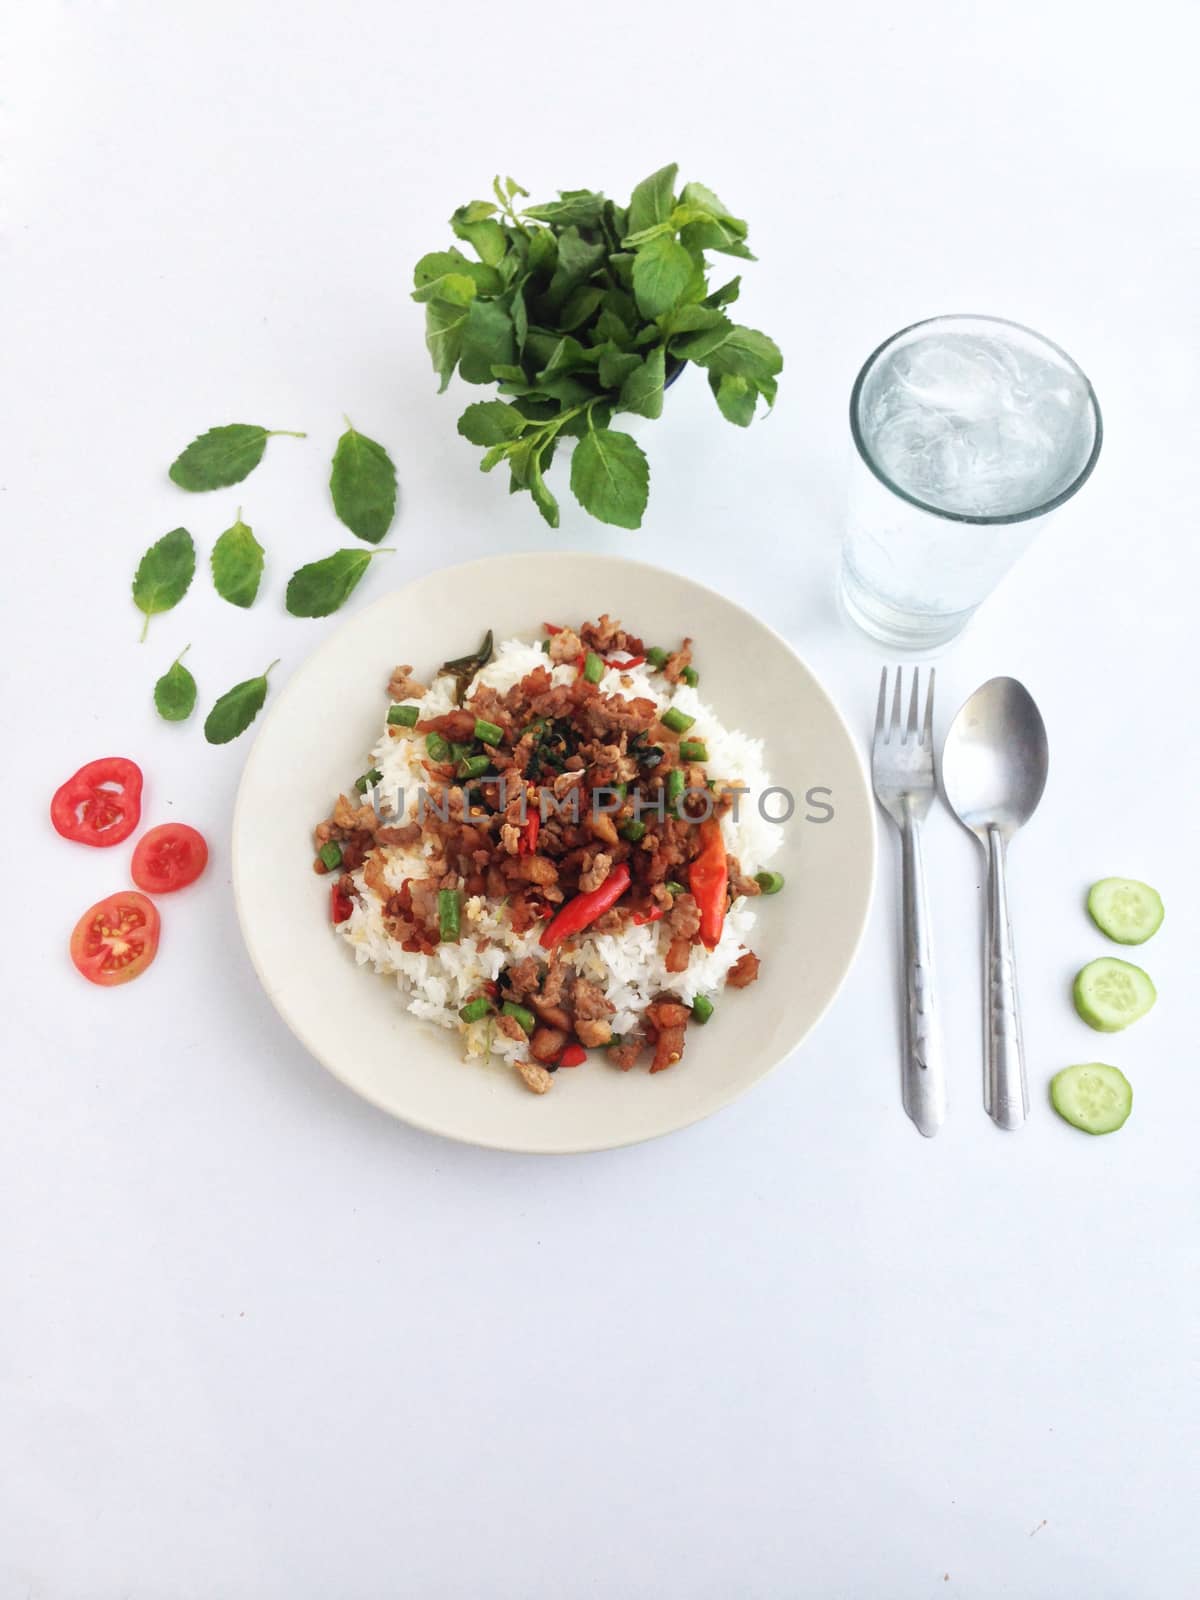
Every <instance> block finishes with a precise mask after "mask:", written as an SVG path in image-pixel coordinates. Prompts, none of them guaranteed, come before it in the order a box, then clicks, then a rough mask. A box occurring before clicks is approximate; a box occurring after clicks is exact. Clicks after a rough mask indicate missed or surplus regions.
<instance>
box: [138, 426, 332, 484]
mask: <svg viewBox="0 0 1200 1600" xmlns="http://www.w3.org/2000/svg"><path fill="white" fill-rule="evenodd" d="M284 434H286V435H287V437H288V438H289V439H303V438H305V437H307V436H306V435H305V434H303V433H294V432H292V431H291V430H290V429H288V428H259V427H255V426H252V425H251V424H250V423H248V422H231V423H230V424H229V425H228V426H227V427H224V428H210V429H209V430H208V432H207V433H202V434H201V435H200V437H199V438H198V439H193V440H192V442H191V444H190V445H188V447H187V449H186V450H185V451H184V452H183V454H182V455H180V456H177V457H176V459H175V460H174V461H173V462H172V463H171V467H170V473H169V476H170V478H171V482H172V483H177V484H178V485H179V487H180V488H181V489H190V490H192V491H194V492H198V491H200V490H202V489H226V488H228V487H229V485H230V484H231V483H241V481H242V479H243V478H248V477H249V476H250V474H251V473H252V472H253V471H254V469H255V467H256V466H257V465H258V463H259V462H260V461H261V460H262V458H263V451H264V450H265V449H266V448H267V440H268V439H276V438H279V437H280V436H281V435H284Z"/></svg>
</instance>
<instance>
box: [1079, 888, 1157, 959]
mask: <svg viewBox="0 0 1200 1600" xmlns="http://www.w3.org/2000/svg"><path fill="white" fill-rule="evenodd" d="M1087 908H1088V915H1089V916H1090V917H1091V919H1092V921H1093V922H1094V923H1095V924H1096V926H1097V927H1098V928H1099V929H1100V932H1101V933H1106V934H1107V935H1108V937H1109V938H1110V939H1112V940H1113V942H1114V943H1116V944H1145V942H1146V940H1147V939H1149V938H1150V937H1151V935H1152V934H1155V933H1157V932H1158V930H1159V928H1161V927H1162V919H1163V903H1162V899H1161V897H1160V896H1159V893H1158V890H1157V889H1152V888H1151V887H1150V885H1149V884H1148V883H1139V882H1138V880H1137V879H1136V878H1101V879H1100V882H1099V883H1094V884H1093V885H1092V887H1091V890H1090V891H1089V893H1088V898H1087Z"/></svg>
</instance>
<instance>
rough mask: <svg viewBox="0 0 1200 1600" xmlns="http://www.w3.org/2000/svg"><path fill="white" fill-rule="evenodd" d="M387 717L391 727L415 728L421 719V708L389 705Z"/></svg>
mask: <svg viewBox="0 0 1200 1600" xmlns="http://www.w3.org/2000/svg"><path fill="white" fill-rule="evenodd" d="M387 719H388V727H389V728H415V727H416V725H417V723H418V722H419V721H420V720H421V708H420V706H389V707H388V714H387Z"/></svg>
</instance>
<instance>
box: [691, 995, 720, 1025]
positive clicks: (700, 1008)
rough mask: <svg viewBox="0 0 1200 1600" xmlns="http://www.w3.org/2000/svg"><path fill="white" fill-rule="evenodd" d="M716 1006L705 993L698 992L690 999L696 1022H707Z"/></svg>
mask: <svg viewBox="0 0 1200 1600" xmlns="http://www.w3.org/2000/svg"><path fill="white" fill-rule="evenodd" d="M715 1010H716V1007H715V1006H714V1005H713V1003H712V1001H711V1000H710V999H709V998H708V996H707V995H706V994H698V995H697V996H696V998H695V999H694V1000H693V1001H692V1016H693V1017H694V1018H695V1020H696V1021H697V1022H707V1021H708V1019H709V1017H711V1016H712V1014H713V1012H714V1011H715Z"/></svg>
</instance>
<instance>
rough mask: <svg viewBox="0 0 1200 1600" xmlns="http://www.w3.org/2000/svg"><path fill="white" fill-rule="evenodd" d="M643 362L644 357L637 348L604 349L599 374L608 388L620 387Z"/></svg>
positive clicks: (598, 369) (601, 354)
mask: <svg viewBox="0 0 1200 1600" xmlns="http://www.w3.org/2000/svg"><path fill="white" fill-rule="evenodd" d="M641 364H642V358H641V356H639V355H638V354H637V352H636V351H635V350H613V349H608V350H602V351H601V352H600V365H599V367H598V368H597V376H598V377H599V379H600V382H601V383H602V384H603V385H604V387H605V388H606V389H619V388H620V387H621V385H622V384H623V383H624V382H625V379H626V378H627V377H628V376H629V374H630V373H631V372H636V371H637V369H638V368H639V367H640V366H641Z"/></svg>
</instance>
